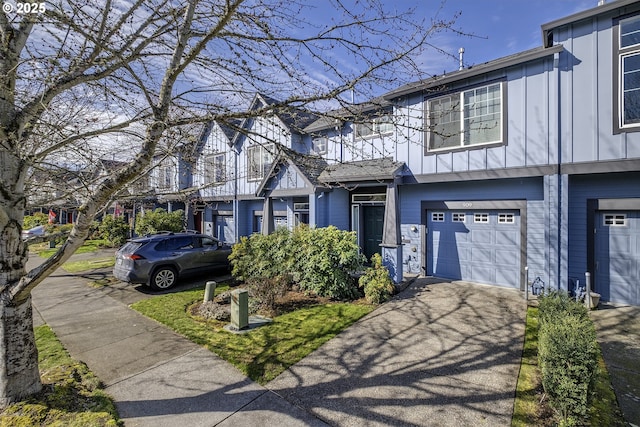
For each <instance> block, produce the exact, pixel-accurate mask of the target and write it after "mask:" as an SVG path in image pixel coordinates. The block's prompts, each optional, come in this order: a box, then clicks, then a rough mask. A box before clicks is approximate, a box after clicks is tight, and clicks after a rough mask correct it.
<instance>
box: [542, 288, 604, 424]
mask: <svg viewBox="0 0 640 427" xmlns="http://www.w3.org/2000/svg"><path fill="white" fill-rule="evenodd" d="M539 313H540V330H539V337H538V362H539V365H540V370H541V373H542V385H543V387H544V390H545V392H546V393H547V395H548V396H549V400H550V404H551V406H552V407H553V408H554V409H555V411H556V412H557V414H558V416H559V418H560V424H559V425H561V426H573V425H581V424H582V423H583V422H584V421H585V418H586V416H587V414H588V409H589V404H590V402H591V398H592V395H593V391H594V387H595V381H596V378H597V374H598V356H599V354H600V349H599V346H598V343H597V341H596V332H595V328H594V326H593V322H592V321H591V319H590V318H589V316H588V315H587V310H586V308H585V307H584V306H582V304H580V303H577V302H575V301H573V300H572V299H570V298H569V297H568V296H567V295H566V294H562V293H554V294H551V295H549V296H545V297H543V298H542V299H541V301H540V308H539Z"/></svg>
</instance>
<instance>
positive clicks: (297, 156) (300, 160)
mask: <svg viewBox="0 0 640 427" xmlns="http://www.w3.org/2000/svg"><path fill="white" fill-rule="evenodd" d="M282 165H289V166H290V167H293V168H294V169H296V170H297V171H298V172H299V173H300V175H301V176H302V177H303V178H304V180H305V181H306V183H307V185H308V186H309V187H313V188H315V187H318V186H322V183H321V182H320V181H319V180H318V177H319V176H320V174H321V173H322V172H323V171H324V170H325V168H326V167H327V162H326V161H325V160H324V159H323V158H321V157H318V156H310V155H307V154H302V153H298V152H297V151H293V150H291V149H289V148H286V147H280V148H279V153H278V156H277V157H276V159H275V160H274V162H273V164H272V165H271V169H270V170H269V173H268V174H267V175H266V176H265V177H264V179H263V180H262V182H261V183H260V185H259V186H258V189H257V191H256V195H258V196H260V195H262V194H263V193H264V192H265V191H266V190H268V188H267V185H268V183H269V182H270V181H271V180H272V179H273V178H274V177H275V176H276V175H277V173H278V171H279V169H280V167H282Z"/></svg>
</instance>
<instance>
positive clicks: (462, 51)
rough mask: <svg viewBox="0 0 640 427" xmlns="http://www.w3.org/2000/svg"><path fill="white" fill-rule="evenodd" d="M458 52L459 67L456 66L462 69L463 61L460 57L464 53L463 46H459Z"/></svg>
mask: <svg viewBox="0 0 640 427" xmlns="http://www.w3.org/2000/svg"><path fill="white" fill-rule="evenodd" d="M458 53H459V54H460V68H458V70H462V69H463V68H464V62H463V61H462V57H463V55H464V48H463V47H461V48H460V49H458Z"/></svg>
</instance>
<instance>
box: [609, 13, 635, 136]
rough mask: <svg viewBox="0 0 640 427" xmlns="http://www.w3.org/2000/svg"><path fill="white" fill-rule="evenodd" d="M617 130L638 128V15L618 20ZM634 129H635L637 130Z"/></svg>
mask: <svg viewBox="0 0 640 427" xmlns="http://www.w3.org/2000/svg"><path fill="white" fill-rule="evenodd" d="M615 43H616V44H617V46H616V47H617V51H618V67H619V72H618V109H619V114H618V131H622V130H625V129H628V128H634V127H635V128H637V129H638V128H640V16H634V17H631V18H626V19H621V20H620V21H619V22H618V37H617V40H616V41H615ZM637 129H636V130H637Z"/></svg>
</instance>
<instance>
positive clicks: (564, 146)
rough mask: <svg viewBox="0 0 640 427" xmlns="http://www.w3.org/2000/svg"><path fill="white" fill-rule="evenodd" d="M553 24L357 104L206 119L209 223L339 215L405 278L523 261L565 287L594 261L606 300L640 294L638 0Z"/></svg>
mask: <svg viewBox="0 0 640 427" xmlns="http://www.w3.org/2000/svg"><path fill="white" fill-rule="evenodd" d="M542 34H543V37H542V39H543V40H542V44H541V46H540V47H538V48H535V49H531V50H528V51H525V52H520V53H517V54H514V55H511V56H508V57H505V58H500V59H496V60H493V61H490V62H487V63H484V64H480V65H476V66H473V67H469V68H466V69H462V70H458V71H454V72H451V73H448V74H445V75H441V76H436V77H433V78H430V79H426V80H422V81H419V82H415V83H412V84H409V85H406V86H403V87H399V88H398V89H396V90H393V91H391V92H389V93H387V94H385V95H384V96H382V97H381V98H379V99H375V100H372V101H370V102H368V103H365V104H362V105H359V106H355V107H353V108H352V109H350V110H336V111H332V112H329V113H325V114H324V115H323V116H322V117H320V118H314V117H313V116H311V115H309V114H305V113H299V112H296V113H291V112H289V113H287V114H278V113H277V112H271V111H270V112H269V113H270V114H265V115H261V116H260V117H258V118H254V119H247V120H245V121H244V122H242V123H240V124H238V129H235V130H236V131H234V130H230V129H228V128H225V127H224V126H220V125H218V124H211V125H210V126H208V127H207V129H206V131H205V134H206V135H204V136H203V145H202V149H201V150H200V151H199V154H200V157H199V159H198V163H197V165H198V166H197V167H196V170H195V176H194V185H196V186H198V187H199V194H198V196H197V200H198V203H201V204H202V206H203V210H204V217H203V223H204V224H209V226H208V228H207V227H205V228H207V229H206V231H207V232H210V233H211V234H214V235H216V236H218V237H220V238H223V239H224V240H226V241H229V242H234V241H237V239H238V238H239V237H240V236H245V235H248V234H251V233H252V232H260V231H262V232H270V231H271V230H273V229H274V227H275V226H277V225H284V226H288V227H293V226H295V225H296V224H298V223H301V222H302V223H308V224H310V225H312V226H327V225H335V226H337V227H339V228H341V229H346V230H354V231H355V232H356V234H357V237H358V241H359V243H360V246H361V247H362V250H363V253H364V254H366V255H367V256H370V255H371V254H373V253H374V252H381V253H382V255H383V259H384V262H385V264H386V265H387V266H388V267H389V269H390V272H391V274H392V276H393V278H394V279H395V280H396V281H398V280H401V279H402V276H403V274H404V273H413V274H422V275H433V276H439V277H443V278H446V279H452V280H469V281H473V282H478V283H486V284H493V285H499V286H506V287H512V288H516V289H524V286H525V282H526V276H525V267H528V270H529V274H530V279H531V280H532V279H533V278H535V277H537V276H539V277H540V278H541V279H542V280H543V281H544V282H545V283H546V284H547V285H548V286H550V287H552V288H560V289H571V288H572V287H573V286H574V283H575V281H576V280H579V281H580V282H581V283H584V280H585V273H586V272H589V273H590V274H591V279H592V284H593V286H594V288H595V290H596V291H598V292H599V293H601V294H602V297H603V300H605V301H613V302H618V303H627V304H633V305H640V132H639V131H640V35H639V34H640V1H630V0H618V1H616V2H611V3H606V4H604V5H601V6H598V7H596V8H593V9H589V10H587V11H584V12H580V13H577V14H574V15H571V16H569V17H566V18H563V19H560V20H557V21H554V22H550V23H547V24H544V25H543V26H542ZM270 105H277V102H276V101H275V100H272V99H269V98H267V97H264V96H262V95H257V96H256V98H255V99H254V101H253V103H252V105H251V109H263V108H266V107H268V106H270ZM271 113H272V114H271Z"/></svg>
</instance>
